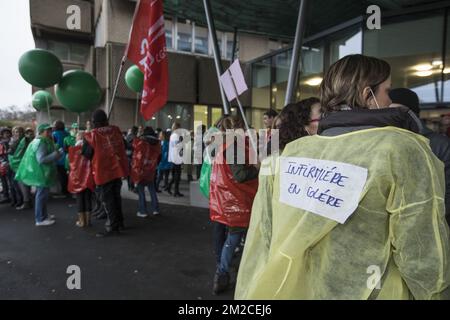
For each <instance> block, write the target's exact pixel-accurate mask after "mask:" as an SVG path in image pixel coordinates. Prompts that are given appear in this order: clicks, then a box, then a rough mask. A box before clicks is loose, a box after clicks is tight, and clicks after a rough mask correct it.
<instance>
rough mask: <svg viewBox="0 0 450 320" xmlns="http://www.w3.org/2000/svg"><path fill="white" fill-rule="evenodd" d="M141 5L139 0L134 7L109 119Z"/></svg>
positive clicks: (109, 115)
mask: <svg viewBox="0 0 450 320" xmlns="http://www.w3.org/2000/svg"><path fill="white" fill-rule="evenodd" d="M140 5H141V0H139V1H138V2H137V4H136V7H135V9H134V14H133V20H132V23H131V28H130V32H129V34H128V43H127V46H126V48H125V52H124V54H123V57H122V61H121V62H120V68H119V74H118V75H117V79H116V84H115V85H114V91H113V95H112V98H111V103H110V104H109V106H108V120H109V118H110V117H111V112H112V109H113V106H114V99H115V98H116V93H117V87H118V86H119V80H120V76H121V75H122V70H123V66H124V65H125V62H126V61H127V56H128V49H129V47H130V39H131V32H132V31H133V23H134V20H135V18H136V15H137V12H138V11H139V7H140ZM106 67H107V68H109V66H106Z"/></svg>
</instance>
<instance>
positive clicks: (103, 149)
mask: <svg viewBox="0 0 450 320" xmlns="http://www.w3.org/2000/svg"><path fill="white" fill-rule="evenodd" d="M419 116H420V103H419V99H418V97H417V95H416V94H415V93H414V92H413V91H411V90H409V89H405V88H397V89H392V88H391V69H390V66H389V64H388V63H386V62H385V61H383V60H379V59H376V58H371V57H366V56H363V55H350V56H347V57H345V58H343V59H341V60H339V61H337V62H336V63H335V64H334V65H332V66H331V67H330V69H329V70H328V71H327V73H326V74H325V76H324V80H323V82H322V84H321V88H320V97H319V98H316V97H311V98H308V99H306V100H302V101H300V102H296V103H292V104H289V105H287V106H286V107H285V108H283V110H281V112H280V113H277V112H276V111H275V110H269V111H268V112H266V113H265V114H264V119H263V121H264V126H265V127H266V129H267V130H266V133H265V135H264V136H262V135H261V134H259V136H257V142H258V144H263V145H264V149H265V151H266V154H265V155H264V157H263V156H262V155H261V154H260V153H259V154H258V151H256V152H257V157H256V158H257V161H256V162H255V161H253V160H254V159H253V160H252V159H251V153H252V152H251V149H252V148H253V147H254V146H253V143H254V141H253V138H252V135H251V134H250V132H249V131H247V130H248V129H249V128H246V127H245V126H244V122H243V121H242V119H241V118H240V117H237V116H228V115H225V116H223V117H222V118H220V119H219V120H218V121H217V122H216V123H215V124H214V125H213V126H212V127H211V128H206V127H205V126H202V127H199V128H198V129H197V134H201V139H200V140H199V139H194V133H193V132H191V133H189V132H188V133H187V134H186V133H183V132H185V131H183V130H181V126H180V124H179V123H173V125H172V128H170V129H166V130H162V129H159V128H158V129H156V130H154V129H153V128H151V127H142V126H141V127H133V128H131V129H130V130H129V131H128V132H126V133H125V134H124V133H122V132H121V131H120V129H119V128H118V127H116V126H113V125H110V124H109V123H108V119H107V116H106V114H105V113H104V112H103V111H102V110H97V111H95V112H94V113H93V117H92V127H91V122H89V123H86V128H85V130H80V129H81V128H79V127H78V124H73V125H72V126H71V128H70V132H68V131H67V130H66V129H65V126H64V123H63V122H62V121H56V122H55V124H54V125H53V126H50V125H48V124H41V125H40V126H39V127H38V128H37V136H36V137H35V138H34V136H33V134H34V132H33V130H31V129H30V128H27V129H23V128H19V127H17V128H13V129H12V130H10V129H8V128H4V129H2V131H1V139H2V140H1V141H0V163H1V166H0V169H1V170H0V175H1V179H2V186H3V188H2V190H3V198H2V199H0V200H2V202H3V203H5V202H10V203H11V205H12V206H15V207H16V209H17V210H26V209H30V208H31V207H32V201H31V192H30V187H34V188H35V190H36V192H35V203H34V207H35V222H36V226H47V225H52V224H54V221H55V220H54V219H53V217H52V216H50V215H49V214H48V213H47V201H48V196H49V190H50V188H51V187H52V186H53V185H54V184H55V182H56V181H58V182H59V185H60V187H61V195H62V196H68V195H69V194H74V195H75V197H76V199H77V208H78V220H77V222H76V225H77V226H79V227H87V226H89V225H90V219H91V216H96V217H97V218H100V219H102V218H106V220H107V221H106V224H105V230H104V231H103V232H99V233H98V234H97V235H98V236H99V237H104V236H109V235H113V234H120V232H121V231H122V230H123V228H124V217H123V212H122V203H121V186H122V180H125V179H126V180H127V182H128V188H129V190H130V191H134V192H136V193H137V194H138V195H139V201H138V210H137V216H138V217H141V218H146V217H148V216H149V215H158V214H159V213H160V208H159V201H158V193H161V192H163V191H164V192H167V193H168V194H169V195H172V196H173V197H183V196H184V195H183V194H182V193H181V192H180V180H181V174H182V167H183V165H185V166H186V168H187V170H186V173H187V177H188V180H189V181H191V180H193V173H194V172H195V173H196V176H197V179H199V181H200V183H199V184H200V189H201V192H202V193H203V195H205V196H206V197H207V198H208V199H209V211H210V219H211V222H212V230H213V234H214V237H213V239H214V252H215V263H216V265H215V276H214V279H213V288H212V289H213V292H214V294H220V293H222V292H224V291H226V290H228V289H229V288H230V286H231V284H232V283H233V282H234V281H236V291H235V297H236V298H237V299H368V298H378V299H408V298H415V299H432V298H450V291H449V290H450V289H449V285H450V263H449V259H448V254H449V250H450V245H449V244H450V243H449V228H448V224H449V223H450V219H449V217H450V215H449V213H450V139H449V138H448V137H447V136H445V135H442V134H439V133H435V132H433V131H432V130H430V129H429V128H427V126H426V125H425V123H424V122H423V121H422V120H420V118H419ZM230 132H232V133H233V136H232V138H231V139H229V136H228V135H229V133H230ZM240 138H242V141H243V143H238V142H239V140H240ZM192 151H194V154H196V155H198V154H200V155H201V156H200V157H201V159H200V162H195V161H194V163H193V164H191V163H186V161H185V159H186V158H190V159H192V157H191V152H192ZM259 151H261V150H259ZM230 154H231V157H230ZM242 155H244V156H243V157H242ZM194 158H195V156H194ZM296 163H301V164H300V165H298V166H297V167H295V164H296ZM286 164H288V165H289V167H288V169H286ZM324 164H326V167H324V168H325V169H324V170H322V171H319V167H320V166H321V165H324ZM308 166H309V167H310V169H309V172H308V173H307V174H306V171H303V173H302V170H303V169H304V170H306V169H305V168H306V167H308ZM341 167H342V168H347V169H345V170H346V172H347V176H345V175H344V174H340V175H339V173H336V171H334V170H338V169H336V168H341ZM349 168H350V169H349ZM326 170H329V171H328V173H327V174H326V175H325V176H324V175H322V172H326ZM294 172H295V173H294ZM333 173H334V177H333V178H332V179H331V182H330V185H331V186H329V189H328V190H326V191H324V192H323V193H322V194H320V195H318V194H317V193H318V190H319V189H317V191H315V192H313V193H311V191H308V192H309V197H310V198H309V199H307V200H305V199H306V198H305V199H303V198H301V196H300V191H301V190H300V189H302V188H304V187H305V185H300V186H299V188H298V189H297V187H298V186H297V185H296V184H295V183H292V181H294V180H289V179H294V178H292V177H290V176H287V175H294V176H300V175H302V177H306V178H313V179H315V182H317V181H319V182H320V181H326V179H327V176H328V174H333ZM336 175H337V176H338V178H337V180H336ZM350 175H351V176H352V178H353V177H354V176H356V178H354V179H353V180H350ZM302 177H296V178H295V179H297V180H295V181H305V179H303V178H302ZM302 179H303V180H302ZM345 179H348V180H349V181H352V182H351V184H350V185H345V184H344V183H342V181H345ZM286 181H291V183H290V184H289V183H286ZM329 181H330V180H329ZM333 181H334V186H333V185H332V184H333ZM336 181H337V182H336ZM161 183H162V185H161ZM301 183H303V182H301ZM358 186H359V187H358ZM343 187H346V188H347V189H348V190H346V191H342V192H344V193H343V196H342V197H343V199H337V198H334V197H332V196H331V193H332V192H334V191H336V190H338V189H339V188H343ZM283 188H284V189H283ZM146 189H148V191H149V193H150V198H151V206H150V208H148V206H147V202H146V193H145V190H146ZM287 190H288V191H287ZM308 190H309V189H308ZM338 191H339V190H338ZM345 192H346V193H345ZM288 193H289V194H290V195H287V194H288ZM295 195H298V197H295ZM302 195H303V193H302ZM286 199H288V200H286ZM337 200H340V201H341V202H338V201H337ZM347 200H348V201H347ZM289 201H291V202H289ZM344 201H346V202H345V203H346V204H347V202H348V203H351V204H350V205H349V207H345V208H344V207H341V205H340V204H342V203H343V202H344ZM324 203H326V205H330V204H333V203H334V205H333V206H332V205H330V208H329V211H325V212H324V211H323V208H324V207H323V204H324ZM327 208H328V207H327ZM343 216H345V217H344V218H343ZM242 247H243V250H242ZM237 252H242V259H241V260H240V265H239V272H238V276H237V279H232V272H231V269H232V268H233V267H232V264H233V258H235V257H236V256H237V255H236V253H237ZM373 266H375V267H376V268H379V270H380V274H381V276H382V277H380V279H379V283H378V285H377V286H374V287H373V288H372V287H370V286H368V285H367V278H368V272H367V270H368V269H370V268H371V267H373ZM375 287H376V288H377V289H374V288H375Z"/></svg>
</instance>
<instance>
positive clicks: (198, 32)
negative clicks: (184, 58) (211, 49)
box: [195, 26, 208, 55]
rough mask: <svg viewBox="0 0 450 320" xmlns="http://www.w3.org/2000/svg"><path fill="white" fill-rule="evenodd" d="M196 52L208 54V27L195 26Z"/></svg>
mask: <svg viewBox="0 0 450 320" xmlns="http://www.w3.org/2000/svg"><path fill="white" fill-rule="evenodd" d="M195 53H200V54H206V55H207V54H208V29H206V28H200V27H197V26H196V27H195Z"/></svg>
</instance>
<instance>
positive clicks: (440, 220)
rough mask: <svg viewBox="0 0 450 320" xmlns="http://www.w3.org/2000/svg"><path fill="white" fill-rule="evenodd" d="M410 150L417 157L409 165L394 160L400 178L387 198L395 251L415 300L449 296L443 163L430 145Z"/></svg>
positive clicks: (397, 178) (404, 278) (398, 263)
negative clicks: (433, 154) (431, 149)
mask: <svg viewBox="0 0 450 320" xmlns="http://www.w3.org/2000/svg"><path fill="white" fill-rule="evenodd" d="M407 151H411V152H414V153H415V154H416V156H415V157H414V158H412V157H409V158H408V160H409V163H408V165H405V162H404V161H403V162H402V164H400V163H395V162H394V164H393V166H394V167H395V168H396V169H395V170H394V175H395V178H396V179H395V180H394V181H395V183H394V185H393V186H392V187H391V192H390V194H389V197H388V200H387V208H386V209H387V211H388V212H389V213H390V218H389V227H390V228H389V230H390V239H391V245H392V256H393V259H394V262H395V264H396V265H397V267H398V269H399V271H400V274H401V276H402V279H403V280H404V281H405V283H406V285H407V286H408V288H409V290H410V291H411V293H412V295H413V296H414V298H415V299H421V300H422V299H439V298H444V299H449V298H450V288H449V285H450V263H449V260H448V259H449V256H448V254H449V252H450V247H449V229H448V226H447V223H446V221H445V217H444V174H443V166H442V163H441V162H440V161H438V159H437V158H436V157H434V156H432V154H431V151H430V150H429V149H428V150H426V148H422V149H421V150H419V148H417V149H415V150H407ZM399 153H402V150H399ZM418 186H419V187H418Z"/></svg>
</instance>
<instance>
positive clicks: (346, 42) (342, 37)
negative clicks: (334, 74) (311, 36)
mask: <svg viewBox="0 0 450 320" xmlns="http://www.w3.org/2000/svg"><path fill="white" fill-rule="evenodd" d="M358 53H362V30H361V29H359V28H358V29H352V30H348V31H345V32H344V33H341V34H339V35H338V38H337V39H336V38H335V40H333V41H331V44H330V57H331V61H330V62H331V63H334V62H336V61H338V60H339V59H341V58H343V57H345V56H348V55H349V54H358Z"/></svg>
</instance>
